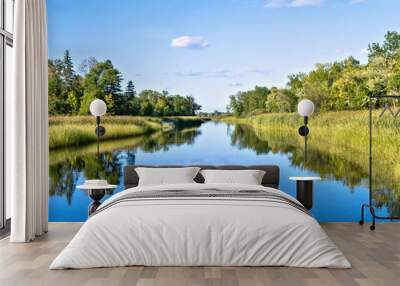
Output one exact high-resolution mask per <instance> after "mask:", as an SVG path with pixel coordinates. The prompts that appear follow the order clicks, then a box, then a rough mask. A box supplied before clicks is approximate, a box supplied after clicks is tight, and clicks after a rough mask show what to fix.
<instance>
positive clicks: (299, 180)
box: [289, 177, 321, 210]
mask: <svg viewBox="0 0 400 286" xmlns="http://www.w3.org/2000/svg"><path fill="white" fill-rule="evenodd" d="M289 180H292V181H296V198H297V200H298V201H299V202H300V203H302V204H303V206H304V207H305V208H306V209H308V210H310V209H312V207H313V197H314V194H313V184H314V181H319V180H321V178H320V177H290V178H289Z"/></svg>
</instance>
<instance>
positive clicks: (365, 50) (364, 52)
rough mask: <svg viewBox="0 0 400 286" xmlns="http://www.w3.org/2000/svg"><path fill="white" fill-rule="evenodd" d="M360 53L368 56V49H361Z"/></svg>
mask: <svg viewBox="0 0 400 286" xmlns="http://www.w3.org/2000/svg"><path fill="white" fill-rule="evenodd" d="M360 53H361V54H364V55H368V54H369V50H368V48H364V49H361V51H360Z"/></svg>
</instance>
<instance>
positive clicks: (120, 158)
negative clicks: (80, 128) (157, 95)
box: [49, 128, 201, 205]
mask: <svg viewBox="0 0 400 286" xmlns="http://www.w3.org/2000/svg"><path fill="white" fill-rule="evenodd" d="M200 134H201V132H200V130H198V129H197V128H186V129H185V128H184V129H181V130H179V129H176V130H174V131H171V132H160V133H157V134H154V135H152V136H146V137H145V136H143V137H136V138H133V139H124V140H118V141H112V142H104V143H101V145H100V146H101V147H100V148H101V149H100V151H101V154H100V158H98V157H97V153H96V152H97V145H96V144H93V145H90V146H86V147H82V148H67V149H65V150H57V151H52V152H50V171H49V175H50V178H49V180H50V196H62V197H65V198H66V200H67V202H68V204H69V205H70V204H71V203H72V197H73V193H74V191H75V185H76V183H77V181H78V180H79V179H81V178H82V177H83V178H86V179H97V178H100V179H105V180H107V181H108V183H110V184H115V185H120V184H122V177H121V174H122V173H123V167H124V166H125V165H134V164H135V156H136V152H137V151H138V150H141V151H144V152H150V153H153V152H158V151H164V152H166V151H168V149H169V148H170V147H171V146H180V145H183V144H193V142H194V139H195V138H196V137H197V136H199V135H200ZM112 192H113V190H109V191H108V194H111V193H112Z"/></svg>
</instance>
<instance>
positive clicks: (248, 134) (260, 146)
mask: <svg viewBox="0 0 400 286" xmlns="http://www.w3.org/2000/svg"><path fill="white" fill-rule="evenodd" d="M228 126H229V125H228ZM230 136H231V144H232V145H235V146H237V147H238V148H239V149H244V148H246V149H253V150H255V151H256V153H257V155H259V154H267V153H269V152H270V151H271V148H270V147H269V146H268V142H267V141H262V140H260V138H258V137H257V135H256V134H255V132H254V131H253V130H252V128H251V127H248V126H244V125H236V126H235V129H234V130H233V132H232V133H231V134H230Z"/></svg>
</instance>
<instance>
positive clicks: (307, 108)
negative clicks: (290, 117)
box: [297, 99, 315, 164]
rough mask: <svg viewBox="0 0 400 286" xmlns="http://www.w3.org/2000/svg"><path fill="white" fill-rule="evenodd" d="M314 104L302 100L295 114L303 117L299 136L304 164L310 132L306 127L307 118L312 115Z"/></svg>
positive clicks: (307, 100)
mask: <svg viewBox="0 0 400 286" xmlns="http://www.w3.org/2000/svg"><path fill="white" fill-rule="evenodd" d="M314 108H315V107H314V103H313V102H312V101H311V100H309V99H303V100H302V101H300V102H299V104H298V105H297V112H298V113H299V114H300V115H301V116H303V117H304V125H303V126H300V128H299V134H300V136H303V137H304V164H305V163H306V161H307V135H308V133H309V132H310V130H309V129H308V127H307V124H308V117H309V116H310V115H311V114H313V113H314Z"/></svg>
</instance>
